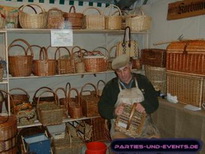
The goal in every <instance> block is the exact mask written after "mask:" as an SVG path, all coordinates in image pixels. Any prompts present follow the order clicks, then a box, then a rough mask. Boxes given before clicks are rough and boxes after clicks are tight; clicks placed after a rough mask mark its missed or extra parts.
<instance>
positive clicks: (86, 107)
mask: <svg viewBox="0 0 205 154" xmlns="http://www.w3.org/2000/svg"><path fill="white" fill-rule="evenodd" d="M88 87H91V88H94V91H95V94H97V88H96V87H95V85H93V84H92V83H86V84H84V85H83V86H82V88H81V91H80V101H81V105H82V108H83V115H84V116H86V117H92V116H98V115H99V112H98V101H99V97H98V96H97V95H93V94H92V93H91V91H90V94H88V95H84V94H83V93H84V92H85V91H87V88H88Z"/></svg>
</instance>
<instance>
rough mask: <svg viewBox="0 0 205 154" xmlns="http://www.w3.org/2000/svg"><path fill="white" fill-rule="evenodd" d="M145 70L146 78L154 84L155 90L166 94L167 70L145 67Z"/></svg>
mask: <svg viewBox="0 0 205 154" xmlns="http://www.w3.org/2000/svg"><path fill="white" fill-rule="evenodd" d="M144 69H145V75H146V77H147V78H148V79H149V80H150V82H151V83H152V84H153V86H154V88H155V90H156V91H160V92H161V93H162V94H166V93H167V90H166V88H167V84H166V68H165V67H155V66H149V65H145V66H144Z"/></svg>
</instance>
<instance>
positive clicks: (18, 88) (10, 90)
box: [10, 88, 30, 98]
mask: <svg viewBox="0 0 205 154" xmlns="http://www.w3.org/2000/svg"><path fill="white" fill-rule="evenodd" d="M14 90H20V91H23V92H24V93H25V94H26V95H27V97H28V98H30V96H29V94H28V93H27V91H26V90H24V89H22V88H12V89H10V93H11V91H14Z"/></svg>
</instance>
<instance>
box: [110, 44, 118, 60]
mask: <svg viewBox="0 0 205 154" xmlns="http://www.w3.org/2000/svg"><path fill="white" fill-rule="evenodd" d="M114 48H116V49H115V50H114V51H115V57H117V52H116V51H117V45H113V46H112V47H111V48H110V49H109V50H108V57H109V58H111V52H112V51H113V49H114Z"/></svg>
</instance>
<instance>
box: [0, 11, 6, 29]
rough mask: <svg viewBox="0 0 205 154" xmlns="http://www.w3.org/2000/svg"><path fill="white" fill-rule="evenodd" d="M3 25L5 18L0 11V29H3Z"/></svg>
mask: <svg viewBox="0 0 205 154" xmlns="http://www.w3.org/2000/svg"><path fill="white" fill-rule="evenodd" d="M5 23H6V20H5V17H4V15H3V13H2V11H0V28H5Z"/></svg>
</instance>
